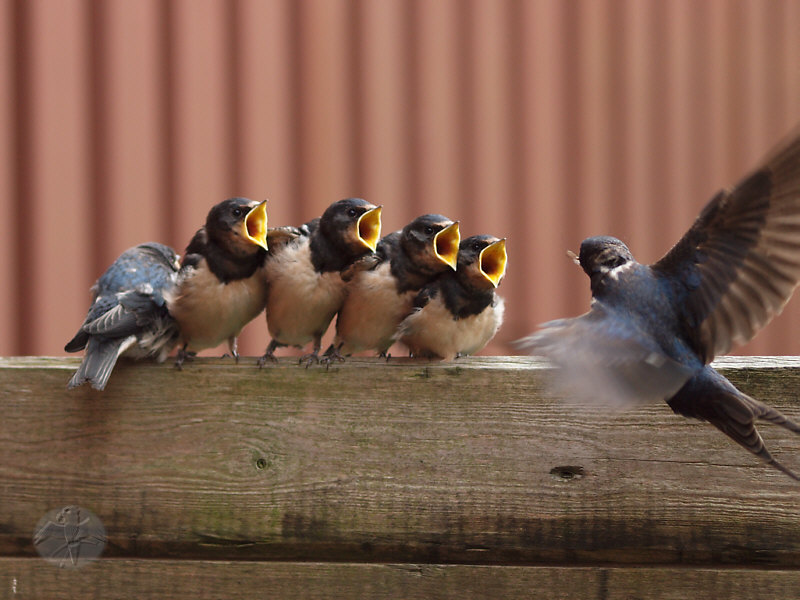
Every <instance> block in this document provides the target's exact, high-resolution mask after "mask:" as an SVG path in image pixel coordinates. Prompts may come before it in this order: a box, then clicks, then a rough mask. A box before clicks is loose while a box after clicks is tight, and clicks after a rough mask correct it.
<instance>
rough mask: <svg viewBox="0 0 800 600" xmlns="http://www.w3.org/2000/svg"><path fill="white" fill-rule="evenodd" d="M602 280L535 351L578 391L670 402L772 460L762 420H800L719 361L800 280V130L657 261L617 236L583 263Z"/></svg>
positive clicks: (598, 241)
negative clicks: (583, 306)
mask: <svg viewBox="0 0 800 600" xmlns="http://www.w3.org/2000/svg"><path fill="white" fill-rule="evenodd" d="M573 257H574V259H575V260H576V262H577V263H578V264H579V265H580V266H581V267H582V268H583V270H584V272H585V273H586V274H587V275H588V276H589V278H590V280H591V291H592V304H591V309H590V310H589V312H587V313H586V314H584V315H582V316H579V317H576V318H572V319H562V320H558V321H552V322H550V323H545V324H544V325H542V326H541V329H540V330H539V331H538V332H536V333H534V334H533V335H532V336H530V337H528V338H526V340H523V342H522V343H523V345H525V346H527V347H528V348H530V349H531V351H532V352H533V353H536V354H541V355H544V356H546V357H547V358H549V359H550V360H551V361H552V362H553V363H554V365H555V366H556V367H557V369H556V383H557V385H558V386H559V387H560V388H561V389H562V391H564V392H565V393H567V394H570V395H573V396H576V397H578V398H581V399H584V400H591V401H600V402H605V403H608V404H623V405H624V404H634V403H643V402H648V401H656V400H665V401H666V402H667V404H669V406H670V407H671V408H672V410H673V411H675V412H676V413H678V414H681V415H684V416H686V417H692V418H695V419H700V420H703V421H708V422H709V423H711V424H712V425H713V426H715V427H716V428H718V429H719V430H720V431H722V432H723V433H724V434H726V435H727V436H729V437H730V438H732V439H733V440H734V441H736V442H737V443H739V444H741V445H742V446H743V447H745V448H747V450H749V451H750V452H752V453H753V454H755V455H756V456H758V457H760V458H761V459H763V460H764V461H766V462H767V463H768V464H770V465H772V466H774V467H775V468H777V469H779V470H781V471H783V472H784V473H786V474H787V475H789V476H791V477H793V478H794V479H798V476H797V475H796V474H795V473H794V472H793V471H791V470H789V469H788V468H786V467H785V466H783V465H782V464H780V463H779V462H778V461H777V460H775V459H774V458H773V456H772V455H771V454H770V452H769V451H768V450H767V448H766V447H765V445H764V441H763V439H762V438H761V436H760V435H759V433H758V431H757V430H756V428H755V423H756V421H757V420H759V419H761V420H764V421H768V422H771V423H775V424H778V425H780V426H782V427H785V428H786V429H789V430H791V431H794V432H797V433H800V425H798V424H797V423H795V422H793V421H791V420H790V419H788V418H786V417H785V416H784V415H782V414H781V413H779V412H778V411H777V410H775V409H773V408H771V407H769V406H767V405H766V404H764V403H762V402H760V401H758V400H756V399H755V398H751V397H750V396H747V395H746V394H744V393H742V392H741V391H739V390H738V389H736V388H735V387H734V386H733V385H732V384H731V383H730V382H729V381H728V380H727V379H725V378H724V377H723V376H722V375H720V374H719V373H718V372H717V371H715V370H714V369H713V368H712V367H711V366H709V363H710V362H711V361H712V360H713V359H714V357H715V356H718V355H720V354H724V353H726V352H727V351H728V350H729V349H730V348H731V345H732V344H734V343H737V344H741V343H744V342H746V341H748V340H749V339H751V338H752V337H753V336H754V335H755V334H756V332H757V331H758V330H759V329H761V328H762V327H763V326H764V325H766V324H767V323H768V322H769V321H770V320H771V319H772V318H773V317H774V316H775V315H776V314H778V313H779V312H780V311H781V310H782V308H783V306H784V305H785V304H786V302H787V301H788V299H789V297H790V296H791V295H792V292H793V291H794V289H795V287H796V286H797V283H798V278H800V130H796V131H795V132H794V134H793V135H792V136H791V137H790V138H789V139H788V140H787V141H784V142H783V143H782V144H781V145H780V146H779V147H778V148H777V149H776V150H774V151H773V152H772V153H771V154H770V155H769V156H768V158H766V159H765V160H764V161H763V162H762V164H761V165H760V166H759V167H758V168H756V169H755V171H753V172H752V173H751V174H749V175H748V176H746V177H745V178H744V179H742V180H741V181H740V182H739V183H738V184H736V186H734V187H733V188H732V189H730V190H725V191H721V192H719V193H717V194H716V195H715V196H714V197H713V198H712V199H711V201H710V202H709V203H708V204H707V205H706V206H705V208H704V209H703V210H702V211H701V213H700V215H699V216H698V217H697V220H696V221H695V222H694V224H693V225H692V227H691V228H690V229H689V231H688V232H686V234H685V235H684V236H683V237H682V238H681V239H680V241H678V243H677V244H676V245H675V246H674V247H673V248H672V249H671V250H670V251H669V252H667V254H666V255H665V256H664V257H663V258H661V259H660V260H659V261H658V262H656V263H654V264H652V265H643V264H640V263H638V262H636V260H635V259H634V258H633V255H632V254H631V252H630V250H629V249H628V247H627V246H626V245H625V244H624V243H622V242H621V241H620V240H618V239H616V238H612V237H593V238H589V239H586V240H584V241H583V243H582V244H581V248H580V254H579V255H578V256H574V255H573Z"/></svg>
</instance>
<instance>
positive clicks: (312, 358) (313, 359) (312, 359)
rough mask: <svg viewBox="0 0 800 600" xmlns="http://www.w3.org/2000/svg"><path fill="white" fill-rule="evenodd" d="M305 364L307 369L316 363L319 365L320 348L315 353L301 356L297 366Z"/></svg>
mask: <svg viewBox="0 0 800 600" xmlns="http://www.w3.org/2000/svg"><path fill="white" fill-rule="evenodd" d="M303 363H306V369H307V368H308V367H310V366H311V365H312V364H314V363H317V364H319V348H316V349H314V351H313V352H309V353H308V354H304V355H303V356H301V357H300V360H299V361H298V363H297V364H298V365H302V364H303Z"/></svg>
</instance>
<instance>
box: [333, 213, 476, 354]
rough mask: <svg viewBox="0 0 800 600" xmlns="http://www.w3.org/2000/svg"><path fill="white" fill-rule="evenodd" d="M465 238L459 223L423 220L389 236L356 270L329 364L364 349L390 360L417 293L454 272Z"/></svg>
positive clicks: (427, 217) (351, 275)
mask: <svg viewBox="0 0 800 600" xmlns="http://www.w3.org/2000/svg"><path fill="white" fill-rule="evenodd" d="M460 237H461V234H460V232H459V229H458V222H457V221H456V222H454V221H451V220H450V219H448V218H447V217H444V216H442V215H435V214H427V215H422V216H420V217H417V218H416V219H414V220H413V221H412V222H411V223H409V224H408V225H406V226H405V227H404V228H403V229H402V230H401V231H395V232H394V233H391V234H389V235H387V236H386V237H384V238H383V239H382V240H381V241H380V243H379V244H378V247H377V249H376V252H375V256H374V257H369V258H368V259H367V260H365V261H362V263H361V264H356V265H354V268H353V269H352V270H351V272H350V273H348V275H347V277H348V278H349V281H348V284H347V297H346V298H345V301H344V304H342V307H341V310H340V311H339V316H338V317H337V320H336V337H335V338H334V341H333V344H332V345H331V347H330V348H328V350H326V360H327V362H330V361H331V360H341V359H342V357H343V356H346V355H348V354H352V353H354V352H361V351H365V350H375V351H377V352H378V354H380V355H381V356H386V355H387V353H388V351H389V347H390V346H391V345H392V343H393V342H394V339H395V335H396V333H397V327H398V325H399V324H400V322H401V321H402V320H403V319H404V318H405V317H406V316H407V315H408V314H409V313H410V312H411V310H412V308H413V303H414V297H415V296H416V294H417V292H419V290H420V289H422V287H423V286H425V285H426V284H427V283H429V282H430V281H432V280H433V279H434V278H436V277H437V276H438V275H439V274H440V273H443V272H444V271H447V270H452V271H455V269H456V264H457V260H458V244H459V242H460Z"/></svg>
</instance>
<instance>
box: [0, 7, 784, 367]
mask: <svg viewBox="0 0 800 600" xmlns="http://www.w3.org/2000/svg"><path fill="white" fill-rule="evenodd" d="M798 32H800V3H798V2H797V1H795V0H786V1H779V0H771V1H766V0H765V1H757V0H751V1H738V0H702V1H697V0H671V1H667V0H663V1H652V2H647V1H644V0H631V1H629V2H622V1H611V0H586V1H583V2H578V1H548V0H527V1H526V0H170V1H166V0H104V1H96V2H92V1H88V0H19V1H17V0H2V4H0V197H2V209H1V210H2V212H0V280H2V281H3V282H5V285H4V286H3V287H4V289H3V290H2V291H1V292H0V327H2V336H0V354H49V355H52V354H62V353H63V352H62V347H63V344H64V342H65V341H66V340H68V339H69V338H70V337H71V336H72V334H73V333H74V330H75V329H76V328H77V326H78V325H79V323H80V322H81V320H82V319H83V316H84V314H85V311H86V308H87V307H88V301H89V293H88V288H89V286H90V285H91V284H92V282H93V281H94V279H95V278H96V277H97V276H98V275H99V274H100V273H101V272H102V270H103V269H104V268H105V267H106V266H107V265H108V264H109V263H110V262H111V261H112V260H113V259H114V258H115V257H116V256H117V255H118V254H119V253H120V252H121V251H122V250H124V249H125V248H127V247H129V246H131V245H133V244H135V243H138V242H142V241H146V240H150V239H155V240H160V241H164V242H167V243H169V244H172V245H173V246H175V247H176V248H179V249H181V250H182V249H183V247H184V246H185V245H186V243H187V242H188V240H189V238H190V237H191V235H192V233H193V232H194V231H195V229H196V228H197V227H199V226H200V225H201V224H202V222H203V220H204V218H205V213H206V211H207V209H208V208H209V207H210V206H211V205H212V204H214V203H216V202H217V201H219V200H221V199H223V198H225V197H228V196H232V195H243V196H248V197H253V198H259V199H260V198H264V197H268V198H270V199H271V202H270V205H269V211H270V224H273V225H277V224H286V223H299V222H302V221H305V220H307V219H309V218H311V217H313V216H316V215H318V214H319V213H321V211H322V210H323V209H324V207H325V206H327V205H328V204H329V203H330V202H332V201H334V200H336V199H339V198H341V197H345V196H362V197H365V198H367V199H369V200H371V201H373V202H375V203H376V204H377V203H381V204H384V205H385V210H384V216H385V231H391V230H393V229H397V228H399V227H401V226H402V225H403V224H404V223H405V222H407V221H408V220H410V219H411V218H413V217H414V216H416V215H417V214H420V213H423V212H441V213H444V214H446V215H449V216H451V217H452V218H459V219H461V221H462V230H463V232H464V234H465V235H470V234H473V233H492V234H495V235H499V236H508V238H509V242H508V246H509V254H510V265H509V270H508V276H507V278H506V281H505V282H504V283H503V285H502V286H501V288H500V289H501V292H502V293H503V295H504V296H505V297H506V298H507V306H508V310H507V321H506V324H505V326H504V327H503V329H502V330H501V332H500V334H499V335H498V338H497V341H496V342H495V343H494V344H493V345H492V346H491V348H490V349H489V351H490V352H492V353H514V349H513V347H512V346H510V345H509V342H510V341H511V340H513V339H516V338H518V337H520V336H522V335H524V334H526V333H528V332H529V331H530V330H532V329H533V328H534V326H535V324H536V323H537V322H540V321H542V320H546V319H550V318H554V317H557V316H563V315H571V314H577V313H579V312H582V311H583V310H585V308H586V307H587V306H588V298H589V292H588V281H587V280H586V278H585V276H584V275H583V274H582V273H581V272H580V270H579V269H577V268H576V267H574V266H572V265H571V263H570V262H569V261H568V260H567V259H566V257H565V255H564V251H565V250H566V249H567V248H572V249H577V246H578V244H579V243H580V240H581V239H582V238H583V237H585V236H587V235H590V234H598V233H610V234H614V235H617V236H619V237H621V238H623V239H625V240H626V241H628V242H629V244H630V245H631V248H632V249H633V251H634V253H635V254H636V255H637V257H638V258H639V259H640V260H642V261H652V260H655V259H657V258H658V257H659V256H660V255H661V254H663V253H664V252H665V251H666V250H667V249H668V247H669V246H670V244H671V243H673V242H674V241H676V240H677V239H678V237H679V236H680V235H681V234H682V233H683V231H685V230H686V228H687V227H688V226H689V224H690V223H691V221H692V219H693V218H694V216H695V215H696V213H697V212H698V211H699V209H700V208H701V206H702V205H703V203H704V202H705V201H706V200H707V199H708V198H709V197H710V196H711V195H712V193H713V192H714V191H715V190H716V189H718V188H719V187H721V186H724V185H728V184H730V183H732V182H733V181H735V180H736V179H737V178H738V177H739V176H740V175H742V174H743V173H744V171H745V170H746V169H748V168H750V167H751V166H753V164H754V162H755V161H756V160H758V159H759V157H760V156H761V155H763V154H764V152H765V151H766V150H768V148H769V147H770V146H771V145H772V144H773V143H774V142H775V141H776V140H777V139H779V138H780V137H781V136H782V135H783V134H784V133H785V132H787V131H788V130H789V129H790V128H791V127H792V125H793V124H795V123H796V122H798V121H800V35H798ZM799 322H800V301H799V300H797V299H796V298H795V300H794V301H793V302H792V303H791V304H790V306H789V307H788V308H787V311H786V312H785V313H784V315H783V316H782V317H781V318H780V319H779V320H778V321H776V322H775V323H773V325H772V326H771V327H769V328H768V329H767V330H766V331H765V332H763V333H762V334H761V335H760V336H759V337H758V338H757V340H756V341H755V342H754V343H751V344H750V345H748V346H747V347H746V348H744V351H745V352H748V353H776V354H780V353H791V354H800V342H798V341H797V339H796V332H797V330H798V323H799ZM265 343H266V327H265V325H264V323H263V322H262V320H261V319H259V320H258V322H257V323H256V324H254V325H253V326H251V327H250V328H249V329H248V330H247V331H246V333H245V336H244V337H243V340H242V348H243V350H244V351H245V352H246V353H248V354H260V353H261V351H262V350H263V348H264V345H265Z"/></svg>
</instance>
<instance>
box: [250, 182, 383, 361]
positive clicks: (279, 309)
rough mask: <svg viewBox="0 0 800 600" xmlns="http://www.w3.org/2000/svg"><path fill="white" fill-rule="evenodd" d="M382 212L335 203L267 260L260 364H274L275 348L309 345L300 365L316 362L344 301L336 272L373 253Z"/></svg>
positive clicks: (362, 204)
mask: <svg viewBox="0 0 800 600" xmlns="http://www.w3.org/2000/svg"><path fill="white" fill-rule="evenodd" d="M381 208H382V207H380V206H375V205H373V204H370V203H369V202H367V201H366V200H362V199H361V198H346V199H344V200H339V201H337V202H334V203H333V204H331V205H330V206H329V207H328V208H327V209H326V210H325V212H324V213H323V214H322V216H321V217H319V218H317V219H314V220H312V221H309V222H308V223H306V224H305V225H303V226H302V227H301V228H300V229H301V231H302V233H303V234H302V235H300V236H299V237H298V238H297V239H296V240H294V241H292V242H290V243H289V244H287V245H286V248H285V250H284V251H283V252H281V253H280V254H279V255H278V256H276V257H271V258H270V259H269V260H268V261H267V263H266V266H265V269H264V278H265V284H267V285H268V286H269V293H268V297H267V327H268V329H269V333H270V335H271V336H272V339H271V340H270V343H269V345H268V346H267V349H266V352H265V353H264V355H263V356H262V357H261V358H260V359H259V361H258V364H259V366H264V364H266V362H267V361H268V360H275V354H274V353H275V350H276V349H277V348H279V347H281V346H297V347H303V346H305V345H306V344H307V343H308V342H312V343H313V348H312V352H311V353H310V354H307V355H305V356H303V357H302V358H301V362H303V361H304V362H305V363H306V366H308V365H310V364H311V363H312V362H314V361H318V360H319V350H320V346H321V344H322V341H321V340H322V336H323V335H324V334H325V331H326V330H327V329H328V326H329V325H330V322H331V320H332V319H333V317H334V315H335V314H336V312H337V311H338V310H339V308H340V307H341V306H342V302H343V301H344V296H345V282H344V281H343V280H342V275H341V271H342V270H343V269H346V268H347V267H349V266H350V265H351V264H352V263H353V261H355V260H357V259H359V258H360V257H362V256H364V255H365V254H371V253H372V252H374V251H375V246H376V244H377V243H378V239H380V233H381Z"/></svg>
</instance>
